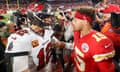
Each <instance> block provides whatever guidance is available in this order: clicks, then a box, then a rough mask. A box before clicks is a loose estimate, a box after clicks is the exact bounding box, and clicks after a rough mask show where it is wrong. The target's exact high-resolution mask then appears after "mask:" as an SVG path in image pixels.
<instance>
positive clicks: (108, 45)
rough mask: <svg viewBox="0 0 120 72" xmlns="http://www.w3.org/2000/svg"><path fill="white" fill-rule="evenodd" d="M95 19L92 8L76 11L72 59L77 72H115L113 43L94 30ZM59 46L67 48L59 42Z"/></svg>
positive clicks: (73, 23)
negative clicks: (92, 24) (93, 22)
mask: <svg viewBox="0 0 120 72" xmlns="http://www.w3.org/2000/svg"><path fill="white" fill-rule="evenodd" d="M94 19H95V10H94V9H93V8H92V7H81V8H80V9H79V10H77V11H76V13H75V16H74V20H73V21H72V26H73V30H74V47H73V50H74V52H73V53H72V58H73V60H74V63H75V67H76V71H77V72H115V71H114V69H115V67H114V63H113V61H112V57H114V54H115V51H114V48H113V43H112V41H111V40H110V39H109V38H107V37H106V36H105V35H103V34H102V33H100V32H97V31H95V30H93V29H92V26H91V23H92V21H93V20H94ZM57 46H65V47H66V46H67V45H66V44H64V43H63V42H57Z"/></svg>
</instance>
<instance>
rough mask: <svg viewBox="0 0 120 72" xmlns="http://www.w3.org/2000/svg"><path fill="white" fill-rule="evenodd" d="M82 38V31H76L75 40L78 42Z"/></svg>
mask: <svg viewBox="0 0 120 72" xmlns="http://www.w3.org/2000/svg"><path fill="white" fill-rule="evenodd" d="M79 38H80V32H79V31H74V42H75V43H76V42H77V41H78V40H79Z"/></svg>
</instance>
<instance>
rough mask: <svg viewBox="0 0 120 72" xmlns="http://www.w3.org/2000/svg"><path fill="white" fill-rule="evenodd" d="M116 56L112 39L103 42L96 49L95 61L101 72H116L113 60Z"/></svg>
mask: <svg viewBox="0 0 120 72" xmlns="http://www.w3.org/2000/svg"><path fill="white" fill-rule="evenodd" d="M114 55H115V51H114V47H113V43H112V41H111V40H110V39H103V40H101V41H100V42H99V43H98V45H97V46H96V47H95V48H94V55H93V59H94V61H95V62H96V63H97V65H98V68H99V70H100V72H114V70H115V67H114V63H113V61H112V58H113V57H114Z"/></svg>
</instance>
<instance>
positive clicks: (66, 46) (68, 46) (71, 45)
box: [65, 43, 73, 50]
mask: <svg viewBox="0 0 120 72" xmlns="http://www.w3.org/2000/svg"><path fill="white" fill-rule="evenodd" d="M65 48H67V49H71V50H72V49H73V44H72V43H65Z"/></svg>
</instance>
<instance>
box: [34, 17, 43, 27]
mask: <svg viewBox="0 0 120 72" xmlns="http://www.w3.org/2000/svg"><path fill="white" fill-rule="evenodd" d="M32 25H37V26H39V27H43V26H44V24H43V22H42V21H40V20H38V19H36V18H35V19H34V20H33V21H32Z"/></svg>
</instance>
